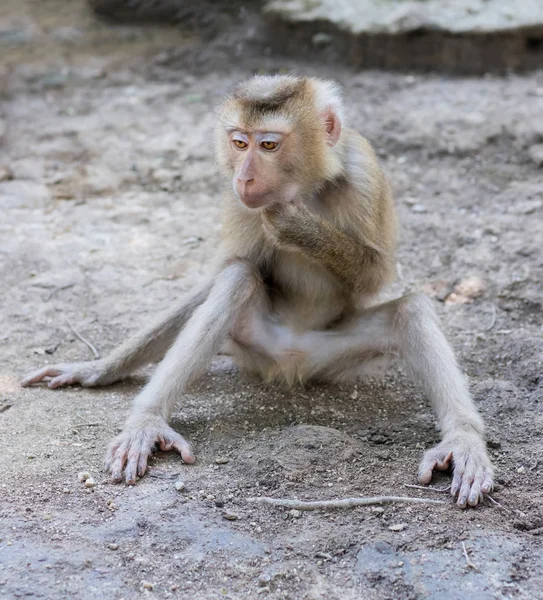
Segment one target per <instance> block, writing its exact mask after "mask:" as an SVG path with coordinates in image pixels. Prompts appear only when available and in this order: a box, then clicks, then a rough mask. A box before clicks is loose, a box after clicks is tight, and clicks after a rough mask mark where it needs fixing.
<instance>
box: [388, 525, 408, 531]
mask: <svg viewBox="0 0 543 600" xmlns="http://www.w3.org/2000/svg"><path fill="white" fill-rule="evenodd" d="M406 527H407V525H406V524H405V523H397V524H396V525H391V526H390V527H389V529H390V531H403V530H404V529H405V528H406Z"/></svg>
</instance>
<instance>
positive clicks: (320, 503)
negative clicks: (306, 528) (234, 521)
mask: <svg viewBox="0 0 543 600" xmlns="http://www.w3.org/2000/svg"><path fill="white" fill-rule="evenodd" d="M247 502H257V503H259V504H270V505H271V506H281V507H283V508H295V509H297V510H321V509H324V510H326V509H329V508H354V507H355V506H371V505H374V504H387V503H389V502H405V503H412V504H444V502H443V501H442V500H431V499H430V498H407V497H404V496H375V497H373V498H342V499H340V500H311V501H304V500H290V499H288V498H269V497H268V496H259V497H258V498H247Z"/></svg>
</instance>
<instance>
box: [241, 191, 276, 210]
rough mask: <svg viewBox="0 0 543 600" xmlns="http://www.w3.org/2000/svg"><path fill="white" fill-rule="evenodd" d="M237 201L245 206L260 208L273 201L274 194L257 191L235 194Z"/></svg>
mask: <svg viewBox="0 0 543 600" xmlns="http://www.w3.org/2000/svg"><path fill="white" fill-rule="evenodd" d="M237 196H238V198H239V201H240V202H241V203H242V204H243V206H246V207H247V208H262V207H263V206H266V205H267V204H270V203H272V202H273V201H274V194H273V193H271V192H268V191H266V192H259V193H254V192H253V193H251V194H247V193H245V194H239V193H238V194H237Z"/></svg>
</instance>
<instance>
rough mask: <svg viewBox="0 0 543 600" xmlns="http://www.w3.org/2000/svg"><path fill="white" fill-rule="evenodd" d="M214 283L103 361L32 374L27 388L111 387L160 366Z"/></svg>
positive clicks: (41, 370) (25, 383)
mask: <svg viewBox="0 0 543 600" xmlns="http://www.w3.org/2000/svg"><path fill="white" fill-rule="evenodd" d="M210 289H211V282H209V283H205V284H204V285H202V286H201V287H200V288H198V289H197V290H196V291H194V292H193V293H191V294H190V295H189V296H188V297H187V298H185V299H184V300H183V301H182V302H181V303H180V304H179V306H177V307H176V308H175V309H174V310H172V311H170V312H169V313H168V314H167V315H166V316H165V317H163V318H162V319H161V320H160V321H159V322H158V323H154V324H153V325H151V326H149V327H147V328H145V329H143V330H142V331H140V332H139V333H137V334H136V335H135V336H134V337H133V338H131V339H129V340H128V341H127V342H125V343H124V344H122V345H121V346H119V347H118V348H116V349H115V350H113V352H111V353H110V354H109V355H108V356H106V357H105V358H103V359H100V360H95V361H89V362H80V363H62V364H57V365H49V366H47V367H43V368H41V369H38V370H37V371H34V372H32V373H29V374H28V375H27V376H26V377H25V378H24V379H23V381H22V385H23V386H28V385H32V384H33V383H38V382H40V381H44V380H46V379H48V380H49V382H48V386H49V387H50V388H58V387H62V386H64V385H73V384H74V383H79V384H80V385H82V386H83V387H94V386H99V385H109V384H111V383H114V382H115V381H119V380H120V379H123V378H124V377H127V376H128V375H130V374H131V373H133V372H134V371H135V370H136V369H138V368H139V367H142V366H144V365H146V364H149V363H152V362H158V361H159V360H161V359H162V357H163V356H164V355H165V354H166V352H167V350H168V348H169V347H170V346H171V345H172V343H173V341H174V340H175V338H176V337H177V335H178V333H179V332H180V331H181V329H182V328H183V326H184V325H185V323H186V322H187V321H188V319H189V318H190V317H191V315H192V313H193V312H194V311H195V310H196V309H197V308H198V306H200V304H202V303H203V302H204V301H205V299H206V298H207V296H208V294H209V291H210Z"/></svg>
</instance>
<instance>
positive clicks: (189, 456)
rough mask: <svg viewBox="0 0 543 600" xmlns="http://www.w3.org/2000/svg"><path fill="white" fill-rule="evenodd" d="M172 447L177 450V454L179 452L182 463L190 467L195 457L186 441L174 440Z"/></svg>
mask: <svg viewBox="0 0 543 600" xmlns="http://www.w3.org/2000/svg"><path fill="white" fill-rule="evenodd" d="M179 437H181V436H179ZM172 446H173V448H175V449H176V450H177V452H179V454H181V458H182V459H183V462H185V463H187V465H192V464H193V463H194V461H195V460H196V457H195V456H194V454H193V453H192V448H191V447H190V444H189V443H188V442H187V441H185V440H184V439H183V438H181V439H180V440H176V441H175V442H174V443H173V444H172Z"/></svg>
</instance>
